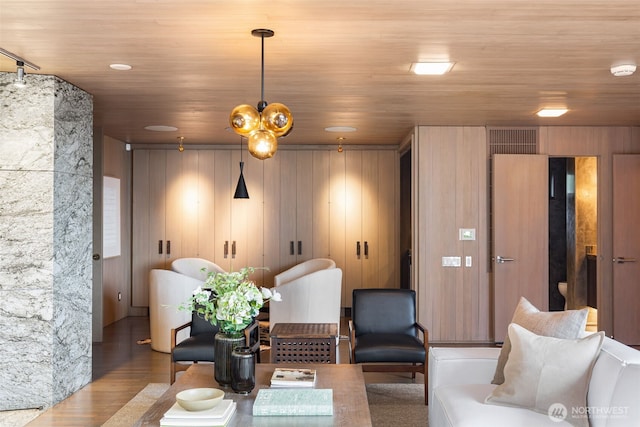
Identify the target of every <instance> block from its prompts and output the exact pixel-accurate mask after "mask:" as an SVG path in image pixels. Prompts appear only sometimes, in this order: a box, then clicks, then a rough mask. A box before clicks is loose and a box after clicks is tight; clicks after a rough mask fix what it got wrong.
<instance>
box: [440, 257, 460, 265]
mask: <svg viewBox="0 0 640 427" xmlns="http://www.w3.org/2000/svg"><path fill="white" fill-rule="evenodd" d="M460 262H461V259H460V257H459V256H443V257H442V266H443V267H460V265H461V264H460Z"/></svg>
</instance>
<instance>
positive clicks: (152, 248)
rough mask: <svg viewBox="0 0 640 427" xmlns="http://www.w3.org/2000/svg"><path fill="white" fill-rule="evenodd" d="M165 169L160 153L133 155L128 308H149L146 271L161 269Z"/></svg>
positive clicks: (154, 151) (163, 242)
mask: <svg viewBox="0 0 640 427" xmlns="http://www.w3.org/2000/svg"><path fill="white" fill-rule="evenodd" d="M165 167H166V152H165V151H164V150H136V151H134V153H133V194H134V195H135V197H133V203H132V215H133V221H132V240H131V243H132V254H133V257H132V263H131V280H132V293H131V305H132V306H134V307H146V306H148V305H149V271H150V270H151V269H153V268H165V265H166V239H165V236H166V234H165V217H166V214H165V198H166V195H165Z"/></svg>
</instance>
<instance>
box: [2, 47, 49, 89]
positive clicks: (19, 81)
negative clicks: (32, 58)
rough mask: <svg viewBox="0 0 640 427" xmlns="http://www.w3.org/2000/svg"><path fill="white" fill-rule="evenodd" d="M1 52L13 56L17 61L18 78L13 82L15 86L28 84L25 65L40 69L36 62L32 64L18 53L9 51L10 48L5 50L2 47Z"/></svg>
mask: <svg viewBox="0 0 640 427" xmlns="http://www.w3.org/2000/svg"><path fill="white" fill-rule="evenodd" d="M0 54H2V55H4V56H6V57H8V58H11V59H13V60H15V61H16V79H15V80H14V82H13V84H14V86H17V87H25V86H26V81H25V78H24V77H25V72H24V67H25V65H26V66H27V67H30V68H32V69H34V70H36V71H38V70H39V69H40V67H38V66H37V65H35V64H32V63H31V62H29V61H26V60H24V59H23V58H20V57H19V56H18V55H16V54H14V53H11V52H9V51H8V50H4V49H2V48H0Z"/></svg>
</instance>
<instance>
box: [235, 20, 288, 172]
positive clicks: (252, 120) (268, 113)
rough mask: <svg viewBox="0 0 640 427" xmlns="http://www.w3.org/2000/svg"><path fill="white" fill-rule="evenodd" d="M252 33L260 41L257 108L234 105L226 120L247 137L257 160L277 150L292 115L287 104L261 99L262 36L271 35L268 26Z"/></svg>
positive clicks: (248, 147)
mask: <svg viewBox="0 0 640 427" xmlns="http://www.w3.org/2000/svg"><path fill="white" fill-rule="evenodd" d="M251 35H253V36H254V37H260V39H261V41H262V67H261V98H260V102H258V105H257V108H253V107H252V106H251V105H248V104H242V105H238V106H237V107H235V108H234V109H233V110H232V111H231V114H230V115H229V124H230V125H231V128H232V129H233V131H234V132H235V133H237V134H238V135H241V136H244V137H246V138H247V149H248V151H249V153H250V154H251V155H252V156H253V157H255V158H257V159H260V160H264V159H268V158H270V157H273V155H274V154H275V153H276V151H277V150H278V138H279V137H281V136H286V135H288V134H289V133H290V132H291V130H292V129H293V116H292V115H291V111H290V110H289V108H287V106H286V105H284V104H280V103H277V102H274V103H272V104H268V103H267V101H265V100H264V39H265V37H273V35H274V32H273V31H272V30H268V29H256V30H253V31H251Z"/></svg>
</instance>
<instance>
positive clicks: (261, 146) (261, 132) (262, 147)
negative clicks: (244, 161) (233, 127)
mask: <svg viewBox="0 0 640 427" xmlns="http://www.w3.org/2000/svg"><path fill="white" fill-rule="evenodd" d="M247 148H248V150H249V153H251V155H252V156H253V157H255V158H256V159H260V160H264V159H268V158H270V157H273V155H274V154H275V153H276V151H277V150H278V139H277V138H276V137H275V135H274V134H273V132H271V131H268V130H265V129H258V130H254V131H253V132H251V133H250V134H249V138H248V139H247Z"/></svg>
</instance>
